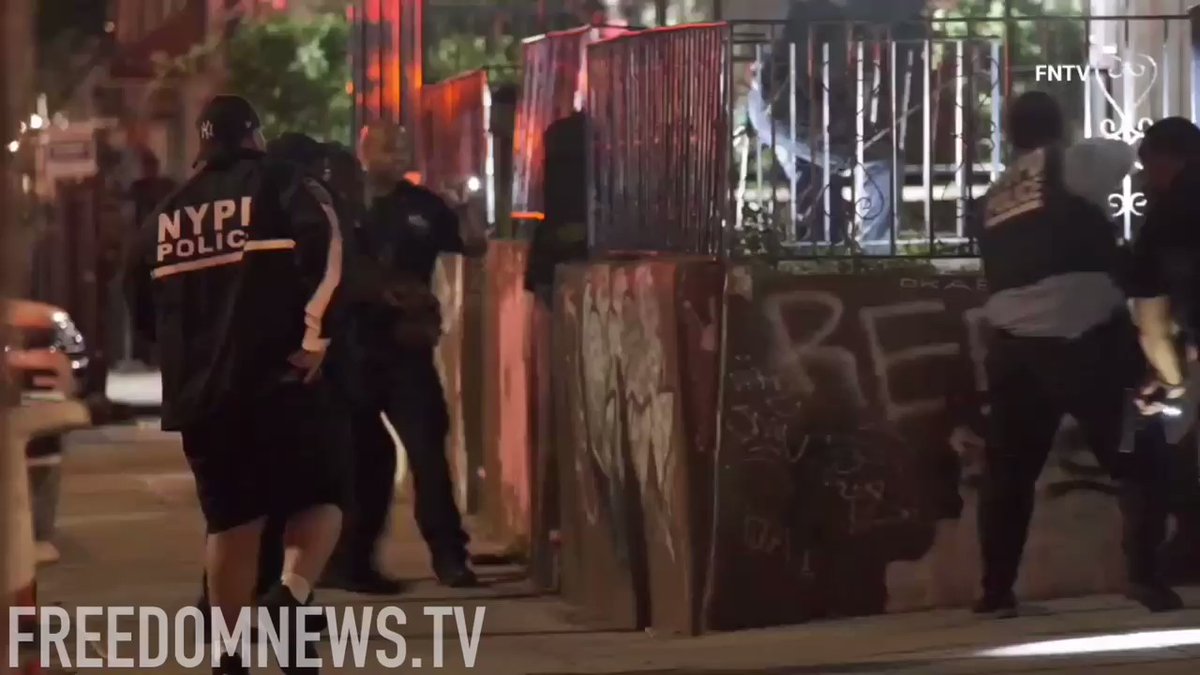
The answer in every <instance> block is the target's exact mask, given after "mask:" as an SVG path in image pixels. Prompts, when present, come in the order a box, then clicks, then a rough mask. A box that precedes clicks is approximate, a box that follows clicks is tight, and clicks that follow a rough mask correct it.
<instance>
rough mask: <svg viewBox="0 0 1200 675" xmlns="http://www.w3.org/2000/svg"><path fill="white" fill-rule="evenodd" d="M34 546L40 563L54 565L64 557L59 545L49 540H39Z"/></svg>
mask: <svg viewBox="0 0 1200 675" xmlns="http://www.w3.org/2000/svg"><path fill="white" fill-rule="evenodd" d="M34 548H35V553H36V555H37V564H39V565H53V564H54V563H56V562H58V561H59V558H61V557H62V556H61V554H60V553H59V552H58V547H57V546H55V545H54V544H53V543H51V542H48V541H39V542H37V544H35V545H34Z"/></svg>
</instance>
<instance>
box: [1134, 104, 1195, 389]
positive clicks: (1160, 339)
mask: <svg viewBox="0 0 1200 675" xmlns="http://www.w3.org/2000/svg"><path fill="white" fill-rule="evenodd" d="M1138 152H1139V154H1140V156H1141V160H1142V166H1143V167H1144V169H1145V172H1144V175H1145V178H1146V190H1147V193H1148V196H1149V201H1150V209H1149V212H1148V213H1147V217H1146V223H1145V225H1143V227H1142V229H1141V231H1140V232H1139V233H1138V237H1137V240H1136V241H1135V243H1134V249H1133V262H1132V269H1131V274H1130V295H1131V296H1133V297H1134V298H1135V299H1136V302H1135V303H1134V307H1135V314H1136V316H1137V319H1138V328H1139V329H1140V331H1141V337H1142V346H1143V348H1144V349H1145V352H1146V356H1147V359H1148V360H1149V361H1150V364H1151V366H1153V374H1154V376H1155V377H1154V378H1153V379H1152V381H1151V382H1150V383H1149V386H1148V388H1147V390H1146V391H1144V392H1143V393H1144V395H1145V396H1146V397H1147V398H1150V399H1153V398H1156V397H1157V398H1159V399H1161V402H1167V401H1169V400H1170V399H1182V398H1183V396H1184V393H1185V386H1184V385H1185V382H1184V379H1185V372H1184V363H1183V359H1181V358H1180V356H1181V352H1183V351H1186V350H1181V349H1180V347H1181V346H1183V345H1184V344H1187V345H1189V346H1193V347H1194V345H1195V343H1196V339H1197V336H1198V335H1200V333H1197V329H1200V307H1197V303H1198V302H1200V295H1198V294H1197V292H1196V291H1197V290H1198V289H1197V288H1196V283H1197V281H1198V280H1200V277H1198V276H1197V275H1198V272H1200V228H1198V227H1197V223H1198V222H1200V220H1198V218H1197V216H1200V203H1198V202H1197V199H1196V195H1197V194H1198V193H1197V192H1196V190H1197V188H1200V129H1197V128H1196V125H1195V124H1193V123H1192V122H1191V121H1189V120H1187V119H1184V118H1182V117H1168V118H1166V119H1164V120H1160V121H1158V122H1156V123H1155V124H1153V125H1152V126H1151V127H1150V128H1149V129H1147V130H1146V135H1145V137H1144V138H1143V139H1142V143H1141V146H1140V147H1139V148H1138Z"/></svg>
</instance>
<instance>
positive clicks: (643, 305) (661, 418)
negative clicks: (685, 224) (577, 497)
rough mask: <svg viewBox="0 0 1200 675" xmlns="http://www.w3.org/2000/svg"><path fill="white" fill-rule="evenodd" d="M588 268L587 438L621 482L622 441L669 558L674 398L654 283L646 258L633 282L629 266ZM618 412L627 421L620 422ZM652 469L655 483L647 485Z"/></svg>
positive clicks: (599, 462) (585, 322) (595, 455)
mask: <svg viewBox="0 0 1200 675" xmlns="http://www.w3.org/2000/svg"><path fill="white" fill-rule="evenodd" d="M593 269H595V270H596V276H594V277H593V278H592V279H591V281H590V282H589V283H588V284H587V285H586V288H585V291H584V311H583V322H582V325H583V330H582V335H581V343H582V344H581V352H582V359H583V368H582V372H583V380H584V382H583V387H584V400H585V403H586V407H587V435H588V439H589V443H588V444H589V447H590V448H591V453H592V456H593V458H594V459H595V460H596V462H597V465H598V466H599V467H600V469H601V471H603V472H604V473H605V475H606V476H608V477H609V478H610V479H611V480H614V481H616V482H617V483H618V484H621V483H623V481H624V478H625V476H624V471H625V468H624V462H623V458H622V454H621V453H622V447H623V444H624V442H625V441H628V443H629V452H630V455H631V458H632V463H633V467H634V471H635V474H636V477H637V480H638V485H639V487H640V489H641V494H642V495H643V497H649V498H652V499H653V500H654V501H655V503H657V504H658V506H659V508H658V509H656V513H657V514H658V516H659V518H660V525H661V527H662V528H663V531H664V532H665V533H666V534H667V536H666V537H665V538H664V539H665V544H666V547H667V551H668V553H669V554H670V555H671V557H672V559H674V557H675V550H674V542H673V540H672V536H671V530H672V525H671V518H672V515H673V514H672V509H671V501H670V499H669V495H670V494H671V488H672V485H671V483H672V481H673V476H674V474H675V468H676V461H677V460H676V457H675V455H674V452H673V441H674V432H675V427H676V424H675V408H676V398H675V392H674V391H672V390H671V387H670V386H669V385H668V384H667V383H666V380H667V377H666V375H667V373H666V355H665V354H664V351H663V344H662V341H661V339H660V337H659V336H660V331H661V329H662V327H663V326H662V316H661V311H662V310H661V307H659V304H658V299H657V297H656V296H655V295H654V291H655V288H656V285H655V284H654V283H653V279H652V278H651V275H652V272H651V269H650V268H649V267H647V266H639V267H637V268H635V269H634V270H633V275H634V278H633V279H632V282H633V283H631V279H630V272H629V270H626V269H620V268H618V269H615V270H611V269H610V268H593ZM622 385H623V387H622ZM622 413H623V417H624V422H625V426H626V427H627V428H622ZM582 469H583V467H582V465H577V470H579V471H582ZM652 475H653V477H654V478H655V480H654V485H653V487H654V488H655V490H651V489H650V488H651V476H652ZM654 493H657V495H654Z"/></svg>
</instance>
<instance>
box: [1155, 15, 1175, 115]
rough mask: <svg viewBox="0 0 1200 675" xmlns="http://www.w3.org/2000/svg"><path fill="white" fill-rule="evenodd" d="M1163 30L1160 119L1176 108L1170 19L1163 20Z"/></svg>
mask: <svg viewBox="0 0 1200 675" xmlns="http://www.w3.org/2000/svg"><path fill="white" fill-rule="evenodd" d="M1162 28H1163V47H1162V60H1161V61H1160V63H1162V84H1161V85H1160V86H1161V87H1162V113H1161V114H1160V115H1158V116H1157V117H1159V118H1160V119H1161V118H1163V117H1170V115H1171V108H1173V107H1174V106H1172V105H1171V92H1172V91H1174V89H1172V88H1171V68H1172V64H1173V63H1174V59H1172V58H1171V21H1170V19H1163V22H1162Z"/></svg>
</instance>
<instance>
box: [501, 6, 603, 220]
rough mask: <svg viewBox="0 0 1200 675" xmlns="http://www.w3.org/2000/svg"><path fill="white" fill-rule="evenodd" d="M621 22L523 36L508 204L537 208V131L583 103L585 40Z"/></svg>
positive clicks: (540, 151) (522, 210)
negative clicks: (524, 38) (511, 180)
mask: <svg viewBox="0 0 1200 675" xmlns="http://www.w3.org/2000/svg"><path fill="white" fill-rule="evenodd" d="M624 30H625V29H623V28H616V27H583V28H576V29H573V30H566V31H561V32H557V33H548V34H546V35H543V36H539V37H534V38H530V39H528V40H526V41H525V43H524V44H523V46H522V47H523V49H522V68H523V73H522V78H521V79H522V86H521V98H520V101H519V102H518V105H517V119H516V126H515V130H514V133H513V188H512V192H513V194H512V209H513V211H514V212H515V213H517V214H530V213H541V212H542V211H543V204H542V162H543V159H544V157H545V149H544V148H543V147H542V140H543V139H542V136H543V134H545V133H546V129H547V128H549V126H550V124H551V123H552V122H554V121H555V120H558V119H561V118H563V117H567V116H569V115H571V114H572V113H574V112H575V111H577V110H579V106H580V105H581V103H582V97H583V91H584V89H583V87H584V77H583V75H584V73H585V64H586V49H587V45H588V44H590V43H592V42H595V41H597V40H601V39H605V38H609V37H612V36H614V35H619V34H621V33H623V32H624Z"/></svg>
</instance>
